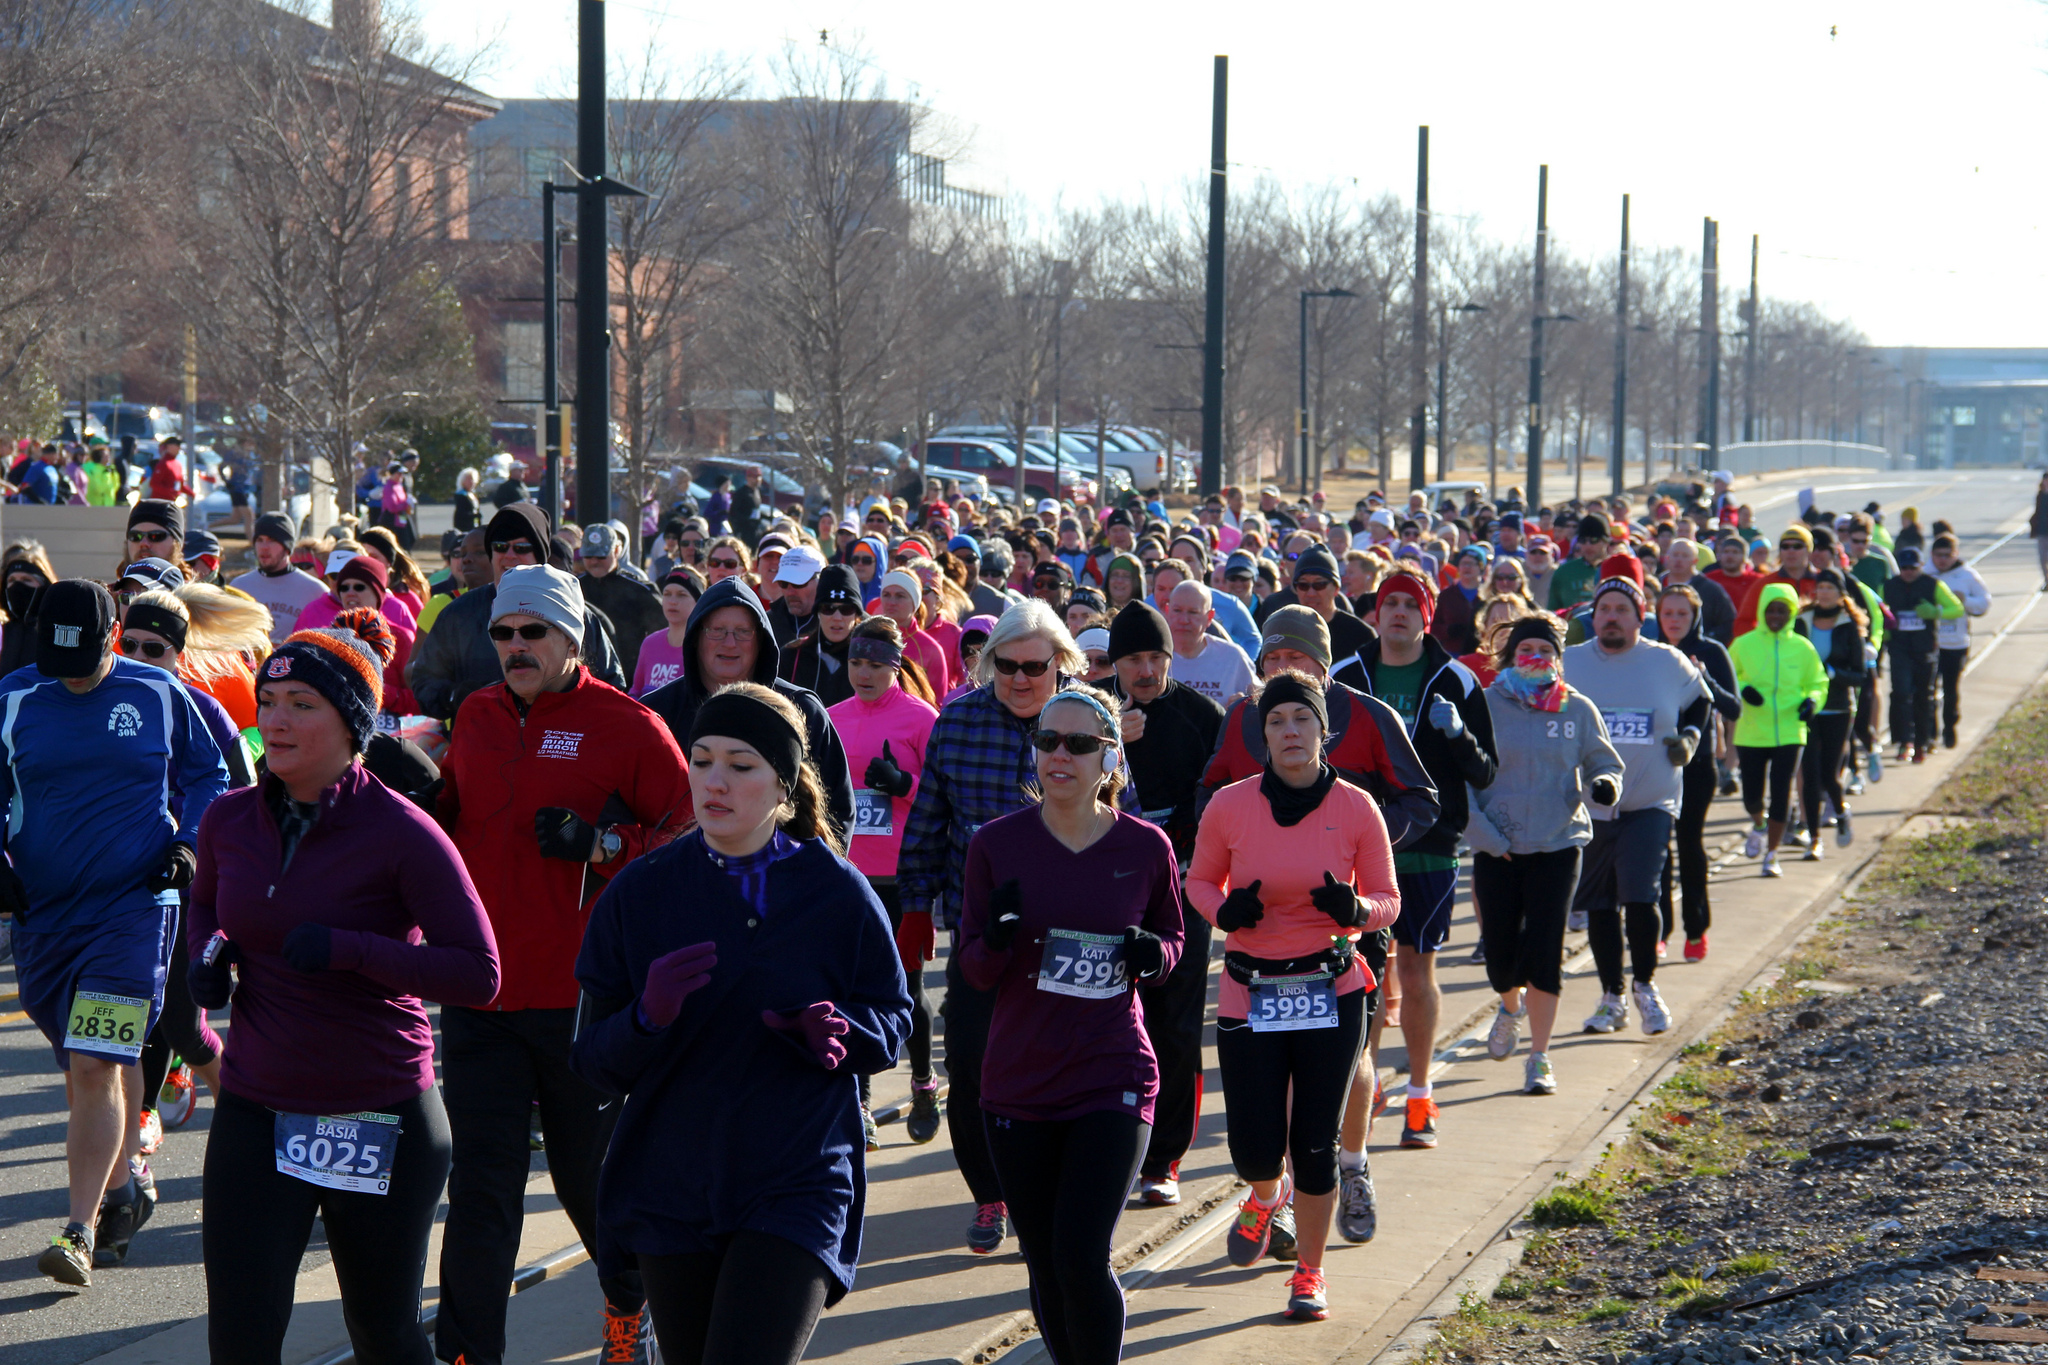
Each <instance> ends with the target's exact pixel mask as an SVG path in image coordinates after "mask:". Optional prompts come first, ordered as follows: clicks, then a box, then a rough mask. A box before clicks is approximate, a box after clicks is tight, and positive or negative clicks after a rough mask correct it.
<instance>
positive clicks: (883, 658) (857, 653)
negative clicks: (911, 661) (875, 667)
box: [846, 635, 903, 668]
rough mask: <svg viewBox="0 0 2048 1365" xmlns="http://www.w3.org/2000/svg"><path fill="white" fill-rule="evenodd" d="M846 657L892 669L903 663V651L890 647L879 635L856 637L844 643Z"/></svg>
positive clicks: (894, 646) (896, 646)
mask: <svg viewBox="0 0 2048 1365" xmlns="http://www.w3.org/2000/svg"><path fill="white" fill-rule="evenodd" d="M846 657H847V658H849V659H865V660H867V661H868V662H869V663H871V664H887V665H888V666H889V667H891V668H894V667H896V665H898V664H900V663H902V662H903V649H902V646H900V645H892V644H890V643H889V642H888V641H887V640H885V639H883V638H882V637H881V636H879V635H856V636H854V637H853V638H852V639H851V640H848V641H847V642H846Z"/></svg>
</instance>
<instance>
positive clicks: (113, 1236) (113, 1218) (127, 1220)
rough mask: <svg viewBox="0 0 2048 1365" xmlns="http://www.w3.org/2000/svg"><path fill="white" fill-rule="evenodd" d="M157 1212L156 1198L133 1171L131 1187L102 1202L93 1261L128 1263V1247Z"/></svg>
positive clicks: (97, 1262)
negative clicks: (148, 1194)
mask: <svg viewBox="0 0 2048 1365" xmlns="http://www.w3.org/2000/svg"><path fill="white" fill-rule="evenodd" d="M152 1184H154V1182H152ZM155 1212H156V1201H155V1200H153V1199H150V1198H148V1197H147V1196H146V1195H144V1194H143V1192H142V1182H141V1181H140V1180H137V1179H135V1178H134V1172H132V1171H131V1172H130V1173H129V1186H128V1188H127V1189H126V1190H123V1191H122V1192H121V1193H120V1194H117V1195H110V1196H108V1198H107V1199H106V1200H104V1201H103V1202H102V1203H101V1204H100V1212H99V1218H98V1220H97V1226H95V1227H94V1229H93V1239H92V1240H93V1252H92V1259H93V1264H95V1265H101V1266H117V1265H125V1264H127V1262H128V1248H129V1247H130V1246H131V1245H132V1244H133V1243H134V1241H135V1234H136V1233H138V1232H140V1231H142V1225H143V1224H144V1223H147V1222H148V1221H149V1216H150V1215H151V1214H152V1213H155Z"/></svg>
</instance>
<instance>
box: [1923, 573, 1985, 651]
mask: <svg viewBox="0 0 2048 1365" xmlns="http://www.w3.org/2000/svg"><path fill="white" fill-rule="evenodd" d="M1934 576H1935V577H1936V578H1939V579H1940V580H1941V582H1942V585H1943V586H1944V587H1946V588H1947V589H1948V590H1949V591H1950V592H1952V593H1954V594H1955V595H1956V597H1957V598H1958V599H1959V600H1960V601H1961V602H1962V604H1963V614H1962V615H1961V616H1956V617H1949V616H1944V617H1942V618H1941V620H1940V621H1939V622H1937V623H1936V625H1935V627H1934V639H1935V643H1936V644H1938V645H1940V646H1941V647H1942V648H1943V649H1968V648H1969V647H1970V618H1971V617H1972V616H1982V615H1983V614H1984V613H1985V612H1987V611H1990V610H1991V589H1990V588H1988V587H1986V586H1985V585H1984V578H1983V575H1981V574H1979V573H1978V572H1977V571H1976V570H1975V569H1973V568H1971V567H1970V566H1969V565H1968V564H1965V563H1964V562H1963V561H1962V560H1960V559H1958V560H1957V561H1956V562H1955V563H1953V564H1951V565H1949V567H1947V568H1946V569H1937V570H1935V574H1934Z"/></svg>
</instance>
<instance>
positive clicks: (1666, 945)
mask: <svg viewBox="0 0 2048 1365" xmlns="http://www.w3.org/2000/svg"><path fill="white" fill-rule="evenodd" d="M1670 956H1671V941H1670V940H1669V939H1662V938H1660V939H1658V940H1657V960H1658V961H1659V962H1662V961H1663V960H1664V959H1665V958H1667V957H1670Z"/></svg>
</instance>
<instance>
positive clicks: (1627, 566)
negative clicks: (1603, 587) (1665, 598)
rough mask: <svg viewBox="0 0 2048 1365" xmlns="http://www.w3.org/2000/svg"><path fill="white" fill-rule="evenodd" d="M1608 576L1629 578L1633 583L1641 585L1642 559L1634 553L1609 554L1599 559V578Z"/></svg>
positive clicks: (1605, 578)
mask: <svg viewBox="0 0 2048 1365" xmlns="http://www.w3.org/2000/svg"><path fill="white" fill-rule="evenodd" d="M1610 578H1631V579H1634V580H1635V585H1636V586H1637V587H1638V588H1640V587H1642V586H1643V561H1642V560H1640V559H1637V558H1636V557H1635V556H1634V555H1609V556H1607V558H1605V559H1603V560H1601V561H1600V580H1601V581H1602V582H1603V583H1604V582H1606V581H1607V580H1608V579H1610Z"/></svg>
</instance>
